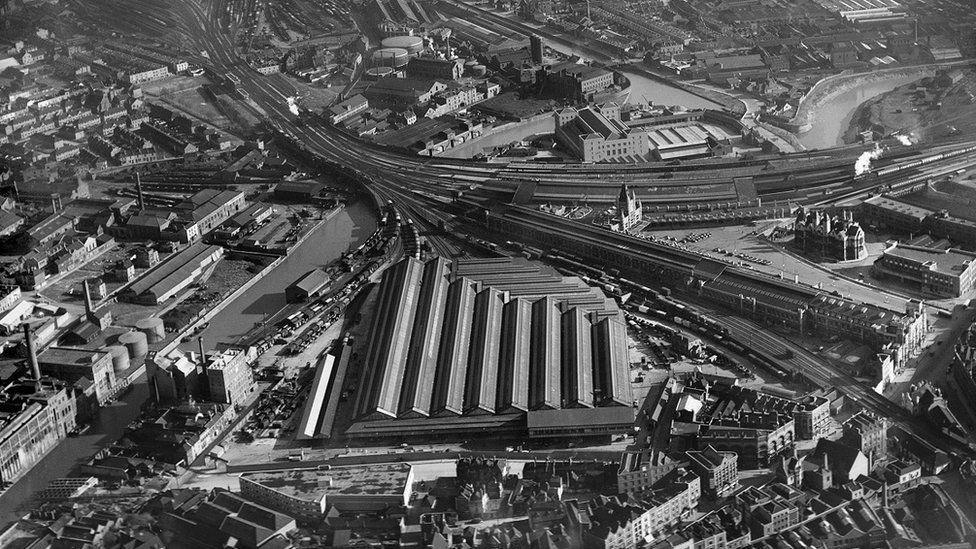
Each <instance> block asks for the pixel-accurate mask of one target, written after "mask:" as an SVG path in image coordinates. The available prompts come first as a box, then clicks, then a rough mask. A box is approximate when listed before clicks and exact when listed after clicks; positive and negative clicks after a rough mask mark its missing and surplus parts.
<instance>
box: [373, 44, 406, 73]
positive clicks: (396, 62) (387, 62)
mask: <svg viewBox="0 0 976 549" xmlns="http://www.w3.org/2000/svg"><path fill="white" fill-rule="evenodd" d="M409 57H410V56H409V55H408V54H407V50H405V49H403V48H380V49H378V50H376V51H374V52H373V57H372V59H373V66H374V67H392V68H394V69H399V68H401V67H403V66H405V65H406V64H407V61H408V60H409Z"/></svg>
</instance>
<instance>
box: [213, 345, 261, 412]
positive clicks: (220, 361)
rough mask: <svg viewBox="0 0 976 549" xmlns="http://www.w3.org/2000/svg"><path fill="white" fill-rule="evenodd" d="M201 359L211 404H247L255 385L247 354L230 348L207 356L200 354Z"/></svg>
mask: <svg viewBox="0 0 976 549" xmlns="http://www.w3.org/2000/svg"><path fill="white" fill-rule="evenodd" d="M201 357H202V361H203V371H204V372H205V373H206V378H207V384H208V387H207V394H208V396H209V398H210V400H211V401H212V402H220V403H223V404H234V405H238V406H243V405H244V404H245V403H247V402H248V400H249V399H250V398H251V394H252V393H254V389H255V388H256V385H255V383H254V374H253V372H252V371H251V364H250V361H249V360H248V356H247V353H245V352H244V351H243V350H242V349H234V348H230V349H224V350H223V351H220V352H214V353H210V354H209V355H207V354H204V353H201Z"/></svg>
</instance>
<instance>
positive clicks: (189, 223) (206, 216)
mask: <svg viewBox="0 0 976 549" xmlns="http://www.w3.org/2000/svg"><path fill="white" fill-rule="evenodd" d="M244 197H245V194H244V191H220V190H217V189H204V190H202V191H200V192H198V193H196V194H194V195H193V196H191V197H189V198H187V199H186V200H184V201H183V202H181V203H179V204H177V205H176V210H177V215H178V216H179V218H180V219H181V220H182V221H183V222H184V223H185V227H184V229H183V231H184V234H183V235H181V236H182V238H181V240H182V241H183V242H193V241H194V240H199V239H200V238H202V237H203V235H205V234H207V233H209V232H210V231H212V230H214V229H216V228H217V227H218V226H219V225H220V224H221V223H223V222H224V221H227V220H228V219H230V217H231V216H233V215H234V214H236V213H237V212H239V211H241V210H243V209H244V207H245V206H246V205H247V202H246V201H245V200H244Z"/></svg>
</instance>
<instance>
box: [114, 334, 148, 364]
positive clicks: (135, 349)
mask: <svg viewBox="0 0 976 549" xmlns="http://www.w3.org/2000/svg"><path fill="white" fill-rule="evenodd" d="M119 343H121V344H122V345H125V348H126V349H128V350H129V358H130V359H133V358H139V357H141V356H146V353H148V352H149V342H148V341H147V340H146V334H144V333H142V332H126V333H124V334H122V335H120V336H119Z"/></svg>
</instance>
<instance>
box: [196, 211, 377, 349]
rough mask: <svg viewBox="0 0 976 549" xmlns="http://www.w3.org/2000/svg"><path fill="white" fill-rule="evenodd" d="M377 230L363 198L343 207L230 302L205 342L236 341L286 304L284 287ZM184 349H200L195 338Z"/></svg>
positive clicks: (214, 320)
mask: <svg viewBox="0 0 976 549" xmlns="http://www.w3.org/2000/svg"><path fill="white" fill-rule="evenodd" d="M375 230H376V217H375V216H374V215H373V212H372V211H371V210H370V209H369V207H368V206H367V204H366V203H365V202H364V201H363V200H359V201H357V202H355V203H354V204H352V205H350V206H347V207H346V208H343V209H342V210H341V211H340V212H339V213H338V214H336V215H335V216H333V217H332V219H330V220H328V221H327V222H325V223H324V224H322V225H321V226H319V227H318V228H317V229H316V230H315V232H314V233H313V234H311V235H310V236H309V237H308V238H306V239H305V241H304V242H302V243H301V244H299V245H298V247H297V248H295V249H294V250H292V251H291V252H290V253H289V254H288V257H287V258H286V259H285V260H284V261H283V262H282V263H281V264H279V265H278V266H277V267H276V268H275V269H274V270H272V271H271V272H270V273H268V274H267V275H266V276H265V277H264V278H262V279H261V280H260V281H258V282H257V283H255V284H254V286H251V287H250V288H249V289H248V290H247V291H246V292H244V293H243V294H242V295H241V296H240V297H238V298H237V299H235V300H234V301H233V302H231V303H229V304H228V305H227V307H225V308H224V309H223V310H222V311H220V312H219V313H217V315H216V316H214V318H212V319H211V320H210V326H208V327H207V329H206V330H204V331H203V332H202V333H201V334H200V336H201V337H203V342H204V346H205V347H206V348H208V349H210V348H213V347H214V346H215V345H216V344H217V343H233V342H236V341H237V340H238V339H239V338H240V337H241V336H243V335H245V334H246V333H247V332H248V331H250V330H251V328H253V327H254V326H255V324H257V323H259V322H261V321H263V320H264V319H265V318H267V317H268V316H270V315H272V314H274V313H276V312H278V311H279V310H281V308H282V307H284V306H285V287H286V286H288V285H289V284H291V283H292V282H294V281H295V280H296V279H297V278H298V277H300V276H301V275H303V274H305V273H306V272H308V271H310V270H312V269H314V268H316V267H322V266H325V265H327V264H329V263H331V262H332V261H334V260H335V259H337V258H338V257H339V256H340V255H342V253H343V252H345V251H346V250H348V249H349V247H350V246H354V247H355V246H358V245H359V244H360V243H361V242H362V241H363V240H365V239H366V238H367V237H368V236H369V235H371V234H372V233H373V231H375ZM181 348H182V349H183V350H185V351H195V350H197V349H198V345H197V343H196V340H195V339H194V341H191V342H187V343H183V344H182V345H181Z"/></svg>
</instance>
